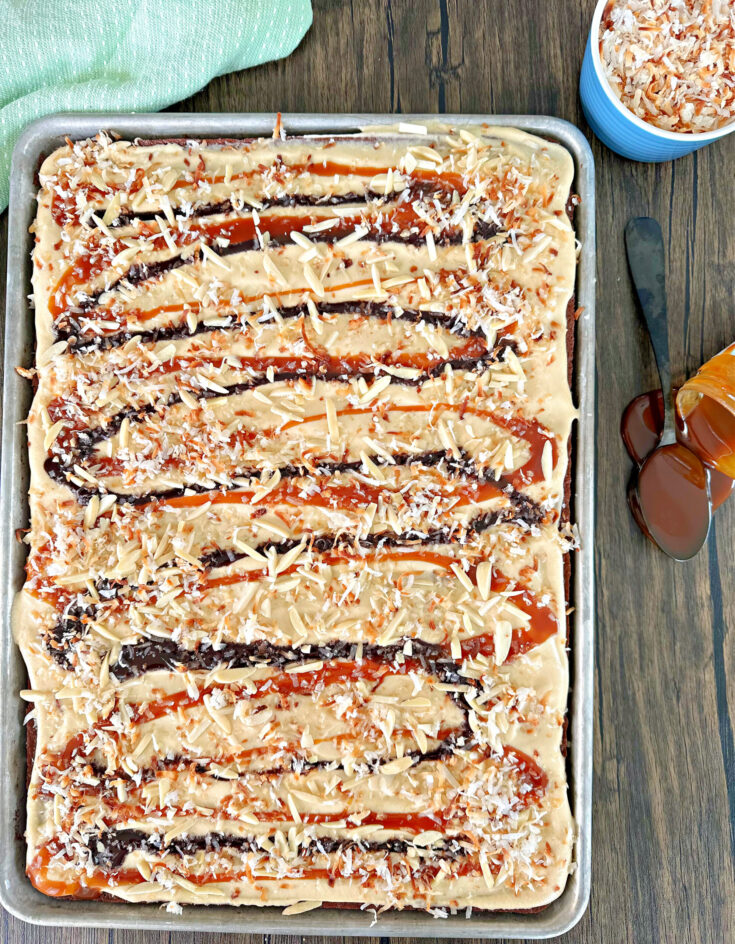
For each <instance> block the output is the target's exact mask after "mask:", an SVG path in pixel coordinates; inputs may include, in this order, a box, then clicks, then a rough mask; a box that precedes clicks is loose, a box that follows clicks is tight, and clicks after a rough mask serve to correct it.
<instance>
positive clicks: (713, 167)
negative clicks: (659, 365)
mask: <svg viewBox="0 0 735 944" xmlns="http://www.w3.org/2000/svg"><path fill="white" fill-rule="evenodd" d="M593 7H594V0H474V2H471V0H354V2H349V0H346V2H341V0H315V2H314V25H313V27H312V29H311V30H310V32H309V33H308V35H307V36H306V38H305V40H304V41H303V43H302V44H301V46H300V47H299V48H298V49H297V50H296V52H295V53H294V54H293V55H292V56H291V57H290V58H289V59H287V60H285V61H282V62H276V63H271V64H268V65H265V66H262V67H260V68H257V69H253V70H251V71H248V72H241V73H236V74H233V75H228V76H225V77H223V78H220V79H217V80H215V81H213V82H212V83H211V84H210V85H208V86H207V87H206V88H205V89H204V90H202V91H201V92H199V93H198V94H197V95H195V96H194V97H193V98H191V99H190V100H188V101H186V102H182V103H181V104H180V105H178V106H176V107H175V108H174V109H173V110H193V111H212V112H218V111H241V112H248V111H275V110H278V109H280V110H282V111H294V112H298V111H365V112H371V111H375V112H411V111H414V112H444V111H446V112H463V113H467V114H472V113H473V112H475V113H482V112H485V113H487V112H496V113H508V114H514V113H516V114H523V113H535V114H548V115H557V116H560V117H562V118H567V119H568V120H570V121H572V122H574V123H575V124H577V125H579V126H580V127H581V128H582V129H583V130H585V132H587V133H589V132H588V129H587V127H586V125H585V122H584V118H583V116H582V111H581V108H580V105H579V99H578V92H577V83H578V75H579V69H580V65H581V62H582V54H583V50H584V44H585V40H586V35H587V29H588V25H589V22H590V19H591V16H592V11H593ZM590 137H591V133H590ZM592 146H593V150H594V153H595V159H596V162H597V206H598V225H597V238H598V280H599V289H598V294H597V339H598V340H597V370H598V431H597V437H598V449H597V463H598V485H597V494H598V512H597V546H596V549H595V560H596V568H597V587H598V589H597V611H598V620H597V666H596V689H597V690H596V696H595V697H596V704H595V751H594V767H595V784H594V853H593V876H592V899H591V903H590V907H589V909H588V911H587V913H586V914H585V916H584V918H583V919H582V921H581V922H580V924H579V925H578V926H577V927H576V928H575V929H574V930H573V931H572V932H570V933H569V935H567V937H566V938H565V941H568V942H585V944H588V942H589V944H591V942H603V944H623V942H629V941H630V942H646V944H648V942H650V944H653V942H658V941H663V942H669V941H671V942H674V941H676V942H677V944H684V942H689V941H691V942H697V944H699V942H703V944H720V942H723V944H726V942H728V941H732V940H734V939H735V904H734V903H735V881H734V869H735V746H734V743H733V724H734V723H735V722H734V719H735V499H733V500H731V502H730V503H729V505H725V506H724V507H723V508H722V509H721V510H720V511H719V512H718V513H717V516H716V520H715V522H714V524H713V527H712V534H711V537H710V541H709V544H708V545H707V546H706V548H705V549H704V550H703V551H702V552H701V553H700V554H699V556H698V557H697V558H696V559H695V560H694V561H692V562H690V563H688V564H675V563H673V562H672V561H669V560H668V559H667V558H665V557H664V556H663V555H662V554H661V553H659V552H657V551H656V550H655V549H654V548H653V546H652V545H650V544H648V543H647V542H646V541H645V540H644V539H643V538H642V537H641V535H640V534H639V533H638V531H637V529H636V527H635V525H634V524H633V522H632V520H631V518H630V515H629V514H628V510H627V507H626V504H625V485H626V481H627V477H628V474H629V463H628V459H627V456H626V454H625V452H624V450H623V447H622V445H621V442H620V439H619V436H618V423H619V419H620V415H621V412H622V410H623V408H624V407H625V405H626V403H627V402H628V401H629V400H630V399H631V397H633V396H634V395H635V394H637V393H640V392H642V391H643V390H646V389H649V388H650V387H651V386H653V382H654V377H655V365H654V362H653V357H652V354H651V351H650V349H649V346H648V342H647V339H646V337H645V335H644V333H643V331H642V329H641V325H640V322H639V318H638V315H637V313H636V309H635V306H634V302H633V296H632V292H631V288H630V285H629V280H628V275H627V269H626V263H625V256H624V249H623V226H624V224H625V222H626V220H627V219H628V218H629V217H631V216H637V215H650V216H654V217H656V218H657V219H658V220H659V221H660V223H661V226H662V229H663V233H664V238H665V240H666V243H667V247H668V249H667V265H668V295H669V323H670V332H669V335H670V344H671V358H672V365H673V370H674V379H675V380H676V379H681V378H683V377H685V376H686V375H689V374H691V373H692V372H693V371H694V370H695V369H696V368H697V367H698V366H699V364H700V363H701V362H702V361H703V360H704V359H706V358H707V357H709V356H711V355H712V354H714V353H715V352H716V351H718V350H719V349H720V348H721V347H723V346H724V345H725V344H727V343H728V342H730V341H731V340H733V338H734V337H735V319H734V318H733V313H734V309H735V305H734V304H733V294H735V266H734V265H733V263H734V262H735V226H733V219H734V218H735V135H733V136H731V137H730V138H729V139H724V140H722V141H720V142H718V143H716V144H714V145H711V146H710V147H707V148H705V149H704V150H702V151H700V152H699V153H698V154H694V155H692V156H689V157H685V158H682V159H681V160H678V161H677V162H676V163H674V164H661V165H645V164H633V163H630V162H628V161H624V160H622V159H620V158H618V157H616V156H615V155H613V154H612V153H610V152H609V151H607V150H606V149H605V148H604V147H602V146H601V145H600V144H599V143H598V142H597V141H596V140H594V139H592ZM0 223H1V225H2V233H1V236H0V255H1V256H2V258H0V264H1V265H2V271H4V268H5V260H4V255H5V233H6V230H7V215H5V216H4V217H3V218H2V219H1V220H0ZM0 291H1V290H0ZM728 549H729V550H728ZM223 923H224V921H223ZM294 927H295V928H298V919H296V920H295V921H294ZM0 928H1V931H0V940H1V941H2V942H13V944H20V942H23V944H31V942H34V944H35V942H43V944H62V942H72V941H73V942H85V944H102V942H108V944H164V942H165V941H167V940H168V939H171V940H172V941H173V944H178V942H182V944H183V942H184V941H187V942H188V941H192V942H193V941H197V942H199V944H205V942H206V941H207V940H211V939H210V938H208V936H207V935H187V936H186V937H184V935H176V934H172V935H168V934H161V933H153V932H151V933H145V932H132V931H119V932H107V931H97V930H84V929H71V930H61V929H45V928H36V927H32V926H29V925H25V924H23V923H22V922H20V921H17V920H16V919H14V918H12V917H10V916H9V915H7V914H5V913H2V918H1V923H0ZM220 940H221V944H234V942H235V941H238V942H242V944H259V942H260V940H261V938H259V937H258V936H238V935H227V934H225V935H222V936H221V938H220ZM292 940H293V941H295V940H296V937H294V938H287V937H284V936H280V935H273V937H272V938H271V941H270V942H266V944H286V942H287V941H288V942H290V941H292ZM322 940H323V941H326V940H336V939H322ZM371 940H372V944H377V942H378V941H379V940H380V941H381V944H384V942H387V940H388V939H387V938H383V939H378V938H373V939H371Z"/></svg>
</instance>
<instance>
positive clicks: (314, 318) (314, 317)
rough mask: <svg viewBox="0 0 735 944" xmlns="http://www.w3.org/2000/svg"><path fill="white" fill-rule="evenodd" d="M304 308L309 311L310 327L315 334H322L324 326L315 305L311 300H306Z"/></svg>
mask: <svg viewBox="0 0 735 944" xmlns="http://www.w3.org/2000/svg"><path fill="white" fill-rule="evenodd" d="M306 307H307V309H308V311H309V318H310V320H311V325H312V327H313V328H314V330H315V331H316V333H317V334H322V332H323V331H324V325H323V324H322V320H321V318H320V317H319V309H318V308H317V307H316V304H315V303H314V300H313V299H312V298H307V300H306Z"/></svg>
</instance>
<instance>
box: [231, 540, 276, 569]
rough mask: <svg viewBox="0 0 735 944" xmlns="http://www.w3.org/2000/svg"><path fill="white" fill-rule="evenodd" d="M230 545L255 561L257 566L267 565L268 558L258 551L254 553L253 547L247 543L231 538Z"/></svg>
mask: <svg viewBox="0 0 735 944" xmlns="http://www.w3.org/2000/svg"><path fill="white" fill-rule="evenodd" d="M232 543H233V544H234V545H235V547H236V548H237V549H238V551H241V552H242V553H243V554H245V555H246V556H247V557H250V558H252V560H254V561H257V562H258V563H259V564H267V563H268V558H267V557H265V555H264V554H261V553H260V551H256V550H255V548H254V547H252V546H251V545H250V544H248V543H247V541H241V540H240V539H239V538H233V541H232Z"/></svg>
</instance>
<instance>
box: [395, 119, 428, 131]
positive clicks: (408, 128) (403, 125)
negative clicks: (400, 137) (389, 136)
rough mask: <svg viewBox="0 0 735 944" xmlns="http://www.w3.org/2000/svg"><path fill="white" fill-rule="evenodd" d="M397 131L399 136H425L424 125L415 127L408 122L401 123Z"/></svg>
mask: <svg viewBox="0 0 735 944" xmlns="http://www.w3.org/2000/svg"><path fill="white" fill-rule="evenodd" d="M398 130H399V131H400V132H401V134H427V130H426V125H416V124H413V122H410V121H401V122H400V123H399V125H398Z"/></svg>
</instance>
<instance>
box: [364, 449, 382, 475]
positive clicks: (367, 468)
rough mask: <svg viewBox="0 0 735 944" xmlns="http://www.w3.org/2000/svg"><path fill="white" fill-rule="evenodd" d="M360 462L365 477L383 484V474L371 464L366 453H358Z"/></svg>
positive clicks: (378, 467) (376, 466) (371, 461)
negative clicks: (367, 476)
mask: <svg viewBox="0 0 735 944" xmlns="http://www.w3.org/2000/svg"><path fill="white" fill-rule="evenodd" d="M360 461H361V462H362V464H363V466H364V468H365V472H366V474H367V475H369V476H370V477H371V478H373V479H376V480H377V481H378V482H385V475H384V474H383V471H382V469H381V468H380V466H378V465H376V464H375V463H374V462H373V460H372V459H371V458H370V456H369V455H368V454H367V453H366V452H361V453H360Z"/></svg>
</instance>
